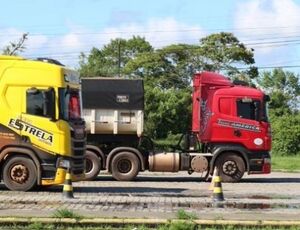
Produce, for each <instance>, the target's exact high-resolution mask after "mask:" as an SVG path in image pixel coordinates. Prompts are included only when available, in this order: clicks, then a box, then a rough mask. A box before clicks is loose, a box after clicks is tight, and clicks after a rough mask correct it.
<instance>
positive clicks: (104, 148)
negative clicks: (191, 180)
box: [82, 72, 271, 182]
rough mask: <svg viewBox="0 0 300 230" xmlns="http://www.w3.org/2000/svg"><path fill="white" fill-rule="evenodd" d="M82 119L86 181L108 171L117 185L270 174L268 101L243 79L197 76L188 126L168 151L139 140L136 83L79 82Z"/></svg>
mask: <svg viewBox="0 0 300 230" xmlns="http://www.w3.org/2000/svg"><path fill="white" fill-rule="evenodd" d="M82 97H83V116H84V119H85V120H86V124H87V125H86V131H87V151H86V179H91V180H92V179H94V178H96V177H97V175H98V174H99V172H100V170H108V172H110V173H112V176H113V177H114V178H115V179H117V180H120V181H123V180H132V179H134V178H135V177H136V175H137V174H138V172H140V171H144V170H149V171H153V172H178V171H187V172H188V173H193V172H198V173H200V174H199V177H204V178H208V176H209V175H211V174H212V173H213V170H214V168H215V167H218V168H219V173H220V176H221V178H222V181H224V182H237V181H239V180H240V179H241V178H242V177H243V175H244V173H245V172H247V173H248V174H267V173H270V172H271V157H270V153H269V151H270V148H271V128H270V124H269V122H268V117H267V112H266V108H267V102H268V101H269V97H268V96H267V95H265V94H264V93H263V92H262V91H261V90H259V89H256V88H251V87H248V86H246V85H244V84H243V83H242V82H231V81H230V80H229V79H228V78H226V77H225V76H222V75H220V74H217V73H212V72H202V73H199V74H195V75H194V78H193V93H192V103H193V106H192V129H191V131H190V132H188V133H186V134H184V135H183V136H182V138H181V140H180V141H179V143H178V144H177V147H176V148H174V151H170V152H164V151H156V150H155V148H154V147H153V143H152V141H151V140H150V139H149V138H147V137H145V136H143V122H144V88H143V81H142V80H136V79H135V80H132V79H120V78H82Z"/></svg>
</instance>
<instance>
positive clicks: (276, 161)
mask: <svg viewBox="0 0 300 230" xmlns="http://www.w3.org/2000/svg"><path fill="white" fill-rule="evenodd" d="M272 171H287V172H295V171H300V155H295V156H276V155H272Z"/></svg>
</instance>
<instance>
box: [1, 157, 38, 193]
mask: <svg viewBox="0 0 300 230" xmlns="http://www.w3.org/2000/svg"><path fill="white" fill-rule="evenodd" d="M2 175H3V182H4V184H5V186H6V187H7V188H8V189H10V190H13V191H28V190H30V189H32V188H33V187H34V186H35V185H36V183H37V170H36V166H35V164H34V162H33V161H32V160H31V159H30V158H29V157H26V156H15V157H11V158H9V159H8V160H7V161H6V162H5V163H4V166H3V171H2Z"/></svg>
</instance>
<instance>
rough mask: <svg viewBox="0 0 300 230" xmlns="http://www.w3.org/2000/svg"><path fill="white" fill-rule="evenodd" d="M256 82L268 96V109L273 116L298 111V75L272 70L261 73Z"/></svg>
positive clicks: (299, 85)
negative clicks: (269, 98) (269, 99)
mask: <svg viewBox="0 0 300 230" xmlns="http://www.w3.org/2000/svg"><path fill="white" fill-rule="evenodd" d="M257 82H258V84H259V85H260V86H261V87H262V88H263V90H264V91H265V92H266V93H267V94H269V95H270V97H271V102H270V105H269V108H270V110H271V112H272V113H274V115H275V116H282V115H283V114H288V113H295V112H297V111H299V105H300V104H299V103H300V98H299V97H300V84H299V75H295V74H294V73H292V72H289V71H284V70H282V69H274V70H273V71H272V72H263V73H261V75H260V76H259V78H258V81H257Z"/></svg>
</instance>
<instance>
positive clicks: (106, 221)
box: [0, 217, 300, 227]
mask: <svg viewBox="0 0 300 230" xmlns="http://www.w3.org/2000/svg"><path fill="white" fill-rule="evenodd" d="M185 221H191V222H193V223H195V224H197V225H202V226H243V227H246V226H249V227H266V226H269V227H295V226H300V221H278V220H258V221H254V220H253V221H252V220H250V221H247V220H200V219H196V220H180V219H172V220H168V219H130V218H125V219H123V218H120V219H119V218H114V219H111V218H91V219H89V218H85V219H71V218H43V217H41V218H36V217H34V218H30V217H29V218H24V217H22V218H19V217H5V218H4V217H3V218H2V217H0V225H3V224H7V225H21V224H22V225H29V224H33V223H41V224H59V225H66V226H68V225H69V226H72V225H75V224H76V225H77V226H78V225H80V226H96V225H114V226H123V225H149V226H157V225H162V224H168V223H178V222H185Z"/></svg>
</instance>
